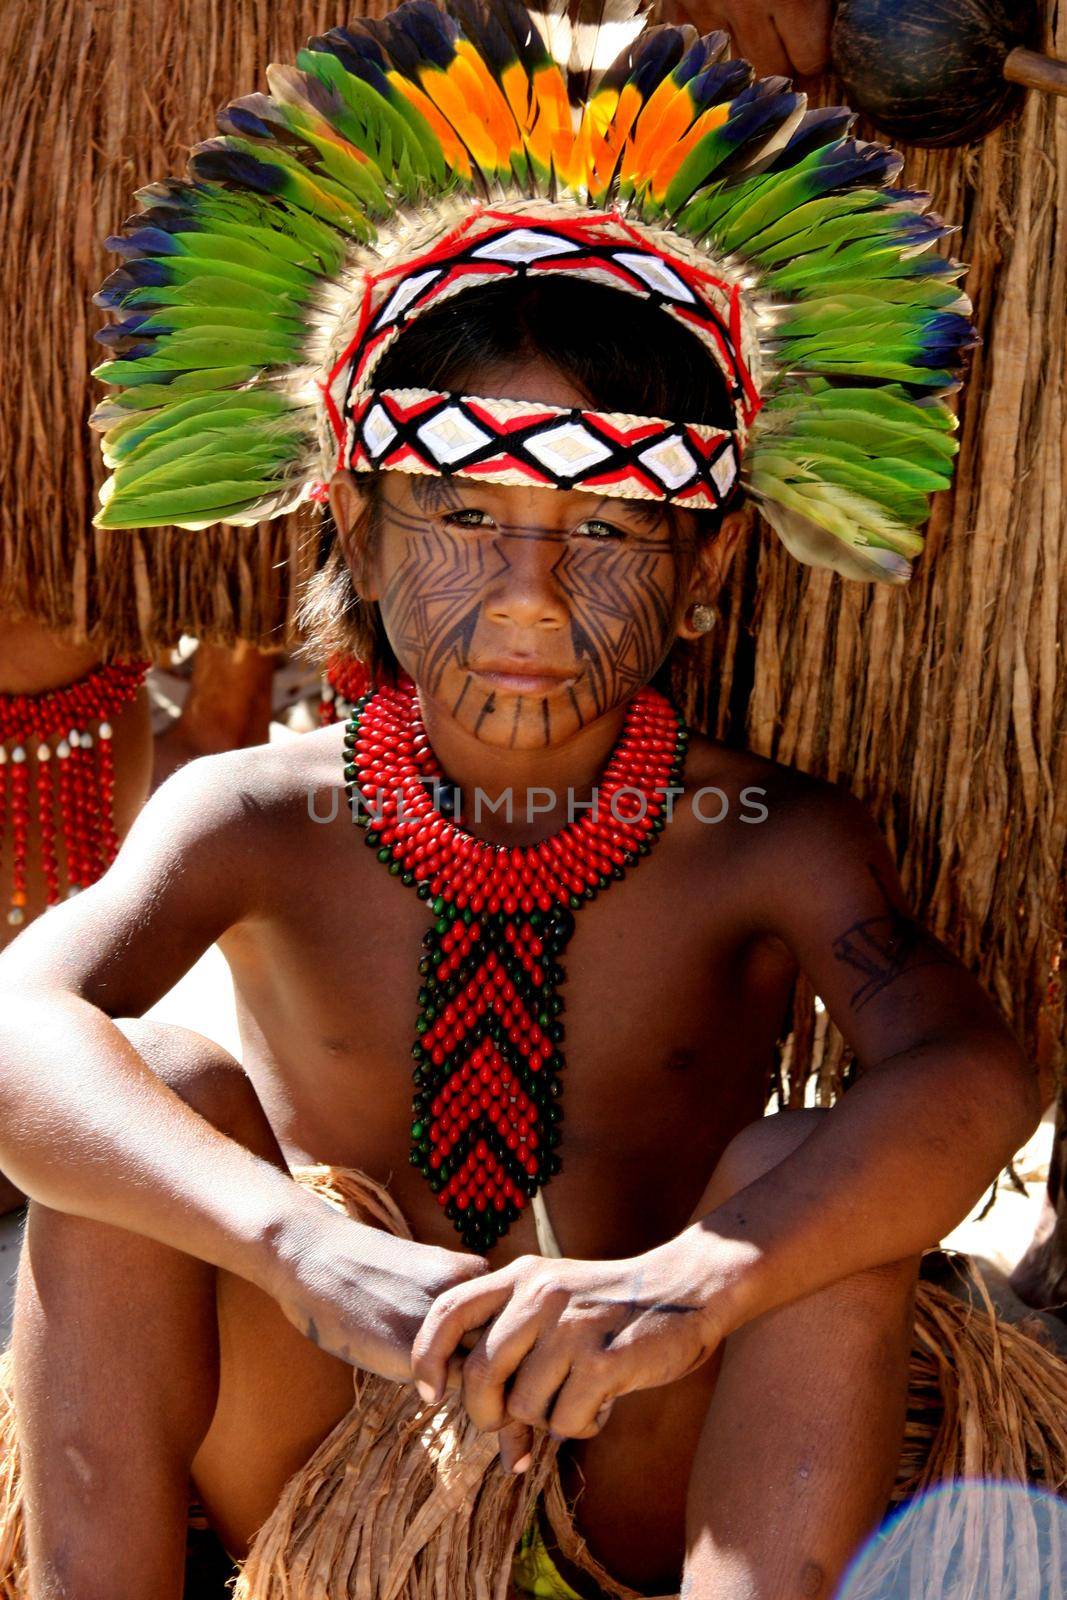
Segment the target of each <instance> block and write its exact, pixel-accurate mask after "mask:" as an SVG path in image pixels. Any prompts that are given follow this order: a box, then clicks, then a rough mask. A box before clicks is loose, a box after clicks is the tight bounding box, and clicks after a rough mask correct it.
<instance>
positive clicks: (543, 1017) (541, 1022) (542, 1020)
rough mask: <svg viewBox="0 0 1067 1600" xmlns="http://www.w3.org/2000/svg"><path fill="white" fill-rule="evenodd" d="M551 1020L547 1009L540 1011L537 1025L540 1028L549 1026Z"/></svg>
mask: <svg viewBox="0 0 1067 1600" xmlns="http://www.w3.org/2000/svg"><path fill="white" fill-rule="evenodd" d="M551 1021H552V1018H551V1017H550V1016H549V1014H548V1012H547V1011H539V1012H538V1013H537V1026H538V1027H539V1028H547V1027H548V1025H549V1023H550V1022H551Z"/></svg>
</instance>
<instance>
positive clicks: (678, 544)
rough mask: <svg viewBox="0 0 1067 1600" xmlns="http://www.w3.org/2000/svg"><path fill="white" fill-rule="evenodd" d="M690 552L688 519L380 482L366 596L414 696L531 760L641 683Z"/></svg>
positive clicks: (612, 504) (395, 477)
mask: <svg viewBox="0 0 1067 1600" xmlns="http://www.w3.org/2000/svg"><path fill="white" fill-rule="evenodd" d="M694 549H695V537H694V526H693V522H692V519H691V517H690V516H689V515H688V514H686V513H684V512H683V513H674V514H672V513H671V512H670V511H668V509H667V508H666V507H664V506H662V505H648V504H646V503H644V502H641V501H624V500H611V499H606V498H602V497H599V496H596V495H592V494H588V493H568V492H563V491H556V490H548V489H534V490H530V489H527V488H516V487H512V486H506V485H496V484H494V485H488V484H487V485H480V484H477V483H471V482H470V481H469V480H460V479H447V478H438V477H425V478H423V477H414V476H411V475H408V474H402V473H386V474H384V475H383V477H382V479H381V488H380V494H379V501H378V512H377V519H376V527H375V533H374V557H373V564H374V569H375V590H376V593H377V596H378V605H379V610H380V613H381V617H382V622H383V625H384V627H385V631H386V633H387V635H388V637H389V640H390V643H391V644H392V647H393V650H394V652H395V654H396V656H397V659H398V661H399V662H400V664H401V666H402V667H403V668H404V670H405V671H406V672H408V673H409V674H410V675H411V677H412V678H414V680H415V682H416V683H417V684H418V685H419V687H420V689H421V690H422V692H423V693H424V694H425V695H428V696H429V697H430V698H431V699H432V700H434V701H435V702H437V704H438V705H439V706H441V707H442V709H444V710H445V711H447V713H448V714H449V715H450V716H451V717H452V718H454V719H455V721H456V722H457V723H458V724H459V725H460V726H461V727H462V728H463V729H465V730H466V731H467V732H470V733H472V734H474V735H475V736H476V737H477V738H478V739H479V740H481V741H483V742H484V743H487V744H491V745H495V746H499V747H510V748H514V749H534V748H539V747H544V746H547V745H553V744H558V743H559V742H561V741H562V740H564V739H566V738H568V737H570V736H571V735H572V734H574V733H575V732H576V731H577V730H578V729H580V728H583V727H586V726H588V725H589V724H590V723H591V722H593V721H595V720H596V719H597V718H598V717H601V716H603V715H605V713H607V712H609V711H612V710H614V709H615V708H617V707H619V706H620V705H622V704H623V703H624V702H625V701H627V700H628V699H629V698H630V697H631V696H632V695H633V694H635V693H636V692H637V690H638V689H639V688H641V686H642V685H643V684H645V683H648V682H649V681H650V680H651V678H652V677H653V676H654V675H655V673H656V671H657V669H658V668H659V666H660V665H661V663H662V662H663V661H664V659H665V658H666V656H667V654H668V652H669V650H670V647H671V645H672V643H673V641H674V638H675V634H676V630H677V626H678V623H679V621H680V620H681V614H682V611H683V608H684V597H685V595H686V591H687V586H688V579H689V576H690V573H691V570H692V563H693V559H694ZM509 669H510V671H509Z"/></svg>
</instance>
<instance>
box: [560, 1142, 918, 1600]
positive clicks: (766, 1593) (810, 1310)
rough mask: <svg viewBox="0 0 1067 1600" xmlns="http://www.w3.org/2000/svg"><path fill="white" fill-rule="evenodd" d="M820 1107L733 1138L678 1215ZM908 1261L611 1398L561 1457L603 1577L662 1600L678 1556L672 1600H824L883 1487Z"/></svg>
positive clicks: (910, 1274)
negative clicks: (667, 1378) (592, 1431)
mask: <svg viewBox="0 0 1067 1600" xmlns="http://www.w3.org/2000/svg"><path fill="white" fill-rule="evenodd" d="M824 1114H825V1113H820V1112H803V1111H798V1112H787V1113H785V1114H784V1115H781V1116H772V1117H767V1118H764V1119H762V1120H761V1121H760V1122H757V1123H754V1124H752V1125H751V1126H750V1127H749V1128H747V1129H745V1131H744V1132H743V1133H742V1134H740V1135H739V1136H738V1138H737V1139H735V1140H734V1141H733V1143H732V1144H731V1145H730V1147H729V1149H728V1150H727V1151H726V1153H725V1155H724V1156H723V1158H722V1160H721V1161H720V1163H719V1165H718V1166H717V1168H716V1170H715V1173H714V1175H713V1177H712V1179H711V1182H710V1183H709V1185H708V1188H707V1189H706V1191H705V1193H704V1195H703V1197H702V1198H701V1201H700V1203H699V1205H698V1206H697V1208H696V1211H695V1213H694V1215H695V1216H696V1217H699V1216H704V1215H706V1214H707V1212H708V1211H710V1210H712V1209H713V1208H714V1207H715V1206H717V1205H721V1204H722V1202H723V1201H724V1200H726V1199H727V1198H728V1197H729V1196H730V1195H731V1194H734V1193H736V1191H737V1190H738V1189H741V1188H744V1187H745V1185H746V1184H749V1183H751V1182H753V1181H754V1180H755V1179H756V1178H757V1177H759V1176H761V1175H762V1174H763V1173H764V1172H766V1171H768V1170H769V1169H770V1168H771V1167H774V1166H776V1165H777V1164H778V1163H779V1162H780V1161H784V1160H785V1158H786V1156H787V1155H789V1154H790V1152H791V1151H792V1150H794V1149H795V1148H796V1146H797V1145H798V1144H799V1143H801V1142H802V1140H803V1139H804V1138H806V1137H807V1135H808V1134H809V1133H810V1132H811V1130H812V1128H813V1127H814V1126H815V1125H816V1123H817V1120H818V1118H819V1116H821V1115H824ZM915 1268H916V1263H914V1262H912V1263H902V1264H899V1265H895V1266H893V1267H890V1268H887V1269H885V1270H884V1271H878V1272H872V1273H863V1274H860V1275H858V1276H857V1277H855V1278H853V1279H849V1280H847V1281H845V1282H843V1283H841V1284H838V1285H835V1286H834V1287H832V1288H830V1289H826V1290H823V1291H822V1292H821V1293H819V1294H815V1295H812V1296H810V1297H809V1298H808V1299H807V1300H804V1301H798V1302H796V1303H795V1304H793V1305H790V1306H785V1307H783V1308H782V1309H780V1310H778V1311H775V1312H773V1313H770V1314H768V1315H766V1316H764V1317H761V1318H758V1319H757V1320H756V1321H754V1322H752V1323H750V1324H749V1325H748V1326H747V1327H745V1328H742V1329H740V1330H739V1331H738V1332H737V1333H735V1334H732V1335H731V1337H730V1338H729V1339H727V1340H726V1342H725V1345H724V1346H723V1348H722V1350H721V1352H718V1353H717V1354H716V1355H715V1356H713V1357H712V1359H711V1360H710V1361H708V1362H705V1364H704V1365H703V1366H702V1367H698V1368H697V1370H696V1371H695V1372H694V1373H691V1374H690V1375H689V1376H688V1377H687V1378H683V1379H681V1380H679V1381H678V1382H677V1383H673V1384H669V1385H668V1386H666V1387H665V1388H662V1389H646V1390H642V1391H641V1392H639V1393H637V1394H633V1395H627V1396H625V1397H624V1398H622V1399H620V1400H617V1401H616V1402H615V1407H614V1410H613V1412H612V1415H611V1418H610V1420H609V1421H608V1423H607V1424H606V1426H605V1427H604V1428H603V1429H602V1431H601V1432H600V1434H598V1435H597V1437H596V1438H594V1439H590V1440H587V1441H584V1442H581V1443H578V1444H575V1445H572V1446H570V1447H569V1448H568V1451H567V1458H569V1460H570V1461H572V1462H573V1463H574V1465H575V1466H576V1467H577V1469H578V1471H577V1472H574V1471H573V1469H571V1470H570V1471H568V1468H567V1465H566V1462H564V1471H565V1483H566V1487H567V1490H568V1492H569V1493H571V1494H574V1493H575V1492H576V1491H578V1490H579V1489H580V1495H579V1498H578V1502H577V1506H576V1519H577V1523H578V1528H579V1531H580V1532H581V1533H582V1535H583V1536H584V1537H585V1538H586V1539H587V1540H588V1543H589V1547H590V1549H591V1550H592V1552H593V1553H594V1554H595V1555H596V1557H597V1558H598V1560H600V1561H601V1562H602V1563H603V1564H604V1565H605V1566H606V1567H607V1568H608V1570H609V1571H610V1572H611V1573H612V1574H613V1576H615V1577H617V1578H621V1579H623V1581H625V1582H626V1583H629V1584H630V1585H632V1586H633V1587H634V1588H637V1589H643V1590H644V1591H645V1592H646V1593H655V1594H661V1593H664V1592H665V1591H667V1590H668V1589H669V1590H671V1591H672V1592H673V1590H674V1589H675V1587H676V1585H677V1583H678V1573H679V1569H680V1567H681V1566H682V1563H683V1559H684V1561H685V1578H684V1583H685V1585H686V1587H685V1588H684V1589H683V1593H684V1595H685V1600H793V1597H794V1596H795V1597H798V1600H799V1597H805V1600H829V1596H830V1595H831V1594H832V1593H833V1586H834V1583H835V1582H836V1581H837V1580H838V1579H839V1578H840V1575H841V1572H842V1570H843V1567H844V1565H845V1563H846V1561H847V1559H848V1557H849V1556H850V1555H851V1553H852V1551H853V1549H854V1548H855V1547H856V1545H857V1544H858V1543H859V1542H860V1541H862V1539H863V1537H864V1535H865V1534H866V1533H867V1532H868V1531H870V1530H871V1529H872V1528H873V1527H874V1526H875V1524H876V1523H877V1522H878V1520H879V1518H880V1516H881V1514H882V1512H883V1510H884V1508H885V1505H886V1501H887V1499H888V1496H889V1492H890V1489H891V1487H892V1484H893V1479H894V1476H895V1471H896V1465H897V1459H898V1456H899V1452H900V1444H901V1436H902V1429H903V1421H904V1409H905V1400H906V1390H907V1371H908V1352H909V1347H910V1339H911V1323H912V1291H913V1287H914V1280H915ZM579 1474H580V1476H579ZM564 1570H565V1573H566V1575H567V1576H568V1578H570V1580H571V1581H572V1583H574V1585H575V1587H577V1588H579V1589H580V1588H581V1581H580V1579H579V1577H578V1575H577V1573H576V1572H575V1570H574V1569H572V1568H569V1567H567V1566H566V1564H565V1563H564Z"/></svg>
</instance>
